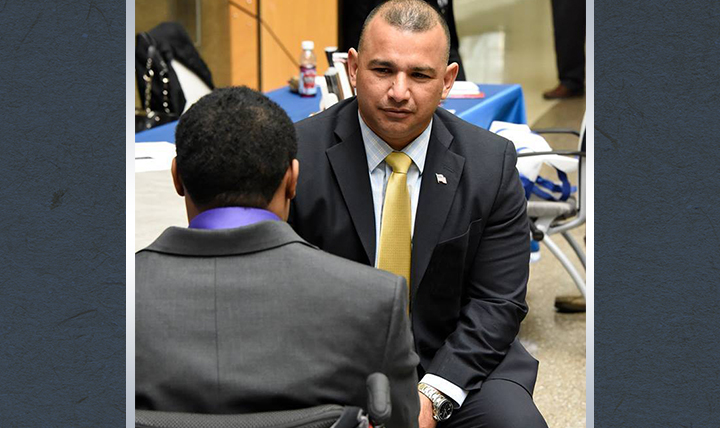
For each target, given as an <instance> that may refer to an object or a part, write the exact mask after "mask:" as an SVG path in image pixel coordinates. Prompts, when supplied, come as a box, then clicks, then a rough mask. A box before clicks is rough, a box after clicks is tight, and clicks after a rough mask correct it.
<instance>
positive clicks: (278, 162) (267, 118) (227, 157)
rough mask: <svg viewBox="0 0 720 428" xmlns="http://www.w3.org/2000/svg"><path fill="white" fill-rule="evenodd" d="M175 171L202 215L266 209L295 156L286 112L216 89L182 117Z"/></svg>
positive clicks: (251, 95)
mask: <svg viewBox="0 0 720 428" xmlns="http://www.w3.org/2000/svg"><path fill="white" fill-rule="evenodd" d="M175 146H176V150H177V161H176V162H177V169H178V173H179V175H180V178H182V181H183V184H184V185H185V189H186V191H187V193H188V194H189V196H190V197H191V198H192V200H193V202H194V203H195V204H196V205H198V206H199V207H202V208H203V209H210V208H218V207H228V206H244V207H255V208H265V207H267V205H268V204H269V203H270V201H271V200H272V197H273V195H274V194H275V191H276V190H277V188H278V186H279V185H280V182H281V181H282V179H283V176H284V175H285V172H286V171H287V168H288V166H289V165H290V162H292V160H293V159H295V156H296V154H297V138H296V136H295V127H294V126H293V123H292V121H291V120H290V118H289V117H288V116H287V114H286V113H285V111H284V110H283V109H282V108H281V107H280V106H279V105H277V104H275V103H274V102H273V101H271V100H270V99H269V98H267V97H266V96H265V95H263V94H261V93H259V92H257V91H254V90H252V89H250V88H247V87H245V86H241V87H229V88H221V89H216V90H215V91H213V92H212V93H210V94H208V95H206V96H204V97H202V98H201V99H200V100H199V101H198V102H196V103H195V104H193V106H192V107H190V109H188V111H187V112H185V113H184V114H183V115H182V116H181V117H180V122H179V123H178V126H177V128H176V130H175Z"/></svg>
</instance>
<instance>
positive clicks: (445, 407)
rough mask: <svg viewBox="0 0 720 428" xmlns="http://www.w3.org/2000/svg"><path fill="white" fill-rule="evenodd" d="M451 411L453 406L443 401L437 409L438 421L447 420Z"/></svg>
mask: <svg viewBox="0 0 720 428" xmlns="http://www.w3.org/2000/svg"><path fill="white" fill-rule="evenodd" d="M452 411H453V405H452V403H451V402H449V401H445V402H443V403H442V404H441V405H440V408H438V411H437V416H438V420H440V421H444V420H445V419H447V418H449V417H450V415H451V414H452Z"/></svg>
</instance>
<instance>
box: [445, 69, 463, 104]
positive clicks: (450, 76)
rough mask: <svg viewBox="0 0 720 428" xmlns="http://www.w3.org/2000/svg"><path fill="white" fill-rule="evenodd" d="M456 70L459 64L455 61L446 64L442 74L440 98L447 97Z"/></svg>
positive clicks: (455, 75)
mask: <svg viewBox="0 0 720 428" xmlns="http://www.w3.org/2000/svg"><path fill="white" fill-rule="evenodd" d="M458 71H460V66H459V65H458V63H457V62H453V63H452V64H450V65H448V66H447V68H446V69H445V74H444V75H443V92H442V99H443V100H444V99H445V98H447V96H448V94H449V93H450V89H451V88H452V87H453V84H454V83H455V78H456V77H457V75H458Z"/></svg>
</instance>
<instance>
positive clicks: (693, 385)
mask: <svg viewBox="0 0 720 428" xmlns="http://www.w3.org/2000/svg"><path fill="white" fill-rule="evenodd" d="M595 76H596V78H595V156H596V160H595V244H596V247H595V426H597V427H615V428H617V427H633V428H635V427H651V426H652V427H655V426H657V427H687V428H690V427H695V428H698V427H711V426H717V425H718V421H720V368H719V366H718V362H717V361H718V354H719V352H718V351H720V306H719V303H720V302H719V297H720V293H719V292H718V288H719V286H718V273H720V253H719V252H718V249H720V222H719V221H720V205H719V204H718V200H719V198H718V196H719V195H720V181H718V180H717V173H718V171H719V170H720V163H719V162H718V147H720V144H719V143H718V140H719V138H720V115H719V114H718V111H719V110H720V84H719V81H720V3H718V2H715V1H710V0H705V1H684V2H673V1H670V2H667V1H660V2H657V1H642V2H622V1H618V2H610V1H602V2H596V3H595Z"/></svg>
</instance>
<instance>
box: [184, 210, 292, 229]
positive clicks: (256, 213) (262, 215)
mask: <svg viewBox="0 0 720 428" xmlns="http://www.w3.org/2000/svg"><path fill="white" fill-rule="evenodd" d="M266 220H276V221H280V217H278V216H276V215H275V214H273V213H271V212H270V211H267V210H263V209H260V208H245V207H223V208H213V209H210V210H207V211H203V212H201V213H200V214H198V215H197V216H196V217H195V218H193V219H192V220H191V221H190V225H189V226H188V227H190V228H191V229H232V228H236V227H243V226H249V225H251V224H254V223H259V222H261V221H266Z"/></svg>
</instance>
